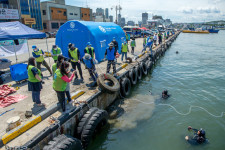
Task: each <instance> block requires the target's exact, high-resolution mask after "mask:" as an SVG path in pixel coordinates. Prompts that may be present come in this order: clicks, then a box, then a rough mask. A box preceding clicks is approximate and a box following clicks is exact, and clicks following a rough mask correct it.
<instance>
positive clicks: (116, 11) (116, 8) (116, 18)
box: [116, 6, 117, 24]
mask: <svg viewBox="0 0 225 150" xmlns="http://www.w3.org/2000/svg"><path fill="white" fill-rule="evenodd" d="M116 24H117V6H116Z"/></svg>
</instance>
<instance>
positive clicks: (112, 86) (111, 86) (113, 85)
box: [97, 73, 120, 94]
mask: <svg viewBox="0 0 225 150" xmlns="http://www.w3.org/2000/svg"><path fill="white" fill-rule="evenodd" d="M106 81H108V83H105V82H106ZM97 83H98V86H99V87H100V88H101V89H102V91H104V92H107V93H109V94H113V93H116V92H118V91H119V90H120V83H119V81H118V80H117V79H116V78H115V77H114V76H112V75H110V74H108V73H107V74H101V75H99V77H98V80H97Z"/></svg>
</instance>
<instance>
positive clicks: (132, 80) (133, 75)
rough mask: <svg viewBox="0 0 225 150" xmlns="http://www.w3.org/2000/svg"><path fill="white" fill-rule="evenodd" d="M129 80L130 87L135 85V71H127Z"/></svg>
mask: <svg viewBox="0 0 225 150" xmlns="http://www.w3.org/2000/svg"><path fill="white" fill-rule="evenodd" d="M129 79H130V82H131V84H132V85H135V84H137V72H136V70H135V69H131V70H130V71H129Z"/></svg>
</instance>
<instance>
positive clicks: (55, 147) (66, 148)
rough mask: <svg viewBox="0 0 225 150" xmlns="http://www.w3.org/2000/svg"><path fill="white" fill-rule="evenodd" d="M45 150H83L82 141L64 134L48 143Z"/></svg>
mask: <svg viewBox="0 0 225 150" xmlns="http://www.w3.org/2000/svg"><path fill="white" fill-rule="evenodd" d="M43 150H83V147H82V144H81V141H80V140H78V139H76V138H74V137H72V136H69V135H64V134H62V135H58V136H57V137H55V138H53V140H52V141H50V142H48V145H46V146H44V148H43Z"/></svg>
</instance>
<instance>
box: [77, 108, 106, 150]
mask: <svg viewBox="0 0 225 150" xmlns="http://www.w3.org/2000/svg"><path fill="white" fill-rule="evenodd" d="M107 120H108V113H107V112H106V111H105V110H98V111H97V112H95V113H94V114H93V116H92V117H91V118H90V119H89V120H88V123H87V124H86V125H85V126H84V128H83V131H82V134H81V142H82V144H83V147H84V149H85V148H87V146H88V145H89V143H90V142H91V140H92V138H93V136H94V135H95V134H96V132H97V131H99V130H100V129H101V128H102V127H103V126H104V125H106V124H107Z"/></svg>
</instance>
